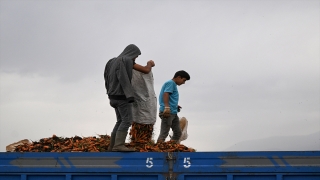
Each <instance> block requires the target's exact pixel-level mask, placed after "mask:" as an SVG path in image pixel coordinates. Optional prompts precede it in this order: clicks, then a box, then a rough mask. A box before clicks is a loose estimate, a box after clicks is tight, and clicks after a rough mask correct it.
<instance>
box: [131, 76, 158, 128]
mask: <svg viewBox="0 0 320 180" xmlns="http://www.w3.org/2000/svg"><path fill="white" fill-rule="evenodd" d="M131 84H132V86H133V89H134V98H135V102H134V103H133V106H132V107H133V108H132V113H133V121H134V122H136V123H139V124H154V123H155V122H156V119H157V97H156V93H155V91H154V80H153V74H152V71H150V72H149V73H148V74H144V73H141V72H139V71H136V70H133V71H132V80H131Z"/></svg>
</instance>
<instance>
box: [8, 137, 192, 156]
mask: <svg viewBox="0 0 320 180" xmlns="http://www.w3.org/2000/svg"><path fill="white" fill-rule="evenodd" d="M139 137H143V139H142V140H139V139H135V141H131V142H130V143H126V144H125V145H126V146H127V147H130V148H133V149H135V151H136V152H195V150H194V149H192V148H188V147H187V146H184V145H182V144H177V143H176V142H174V141H168V142H161V143H154V141H153V140H151V139H147V138H144V137H147V136H143V135H139ZM147 140H149V141H147ZM109 144H110V136H109V135H99V136H98V137H95V136H93V137H79V136H75V137H71V138H63V137H58V136H56V135H53V136H52V137H49V138H42V139H40V140H39V141H34V142H32V143H31V144H27V143H25V144H23V145H18V146H16V148H15V150H14V151H15V152H107V149H108V147H109Z"/></svg>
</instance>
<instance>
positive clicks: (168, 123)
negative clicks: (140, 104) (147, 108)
mask: <svg viewBox="0 0 320 180" xmlns="http://www.w3.org/2000/svg"><path fill="white" fill-rule="evenodd" d="M159 117H160V118H161V129H160V134H159V137H158V141H165V140H166V138H167V137H168V135H169V131H170V129H172V131H173V136H172V138H171V140H175V141H178V140H179V139H180V137H181V134H182V133H181V128H180V122H179V117H178V115H177V114H171V115H170V116H169V117H167V118H164V117H163V115H162V112H160V113H159Z"/></svg>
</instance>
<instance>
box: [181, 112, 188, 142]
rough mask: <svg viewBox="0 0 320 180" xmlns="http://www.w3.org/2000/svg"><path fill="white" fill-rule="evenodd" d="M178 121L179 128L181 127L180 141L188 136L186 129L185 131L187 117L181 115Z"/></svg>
mask: <svg viewBox="0 0 320 180" xmlns="http://www.w3.org/2000/svg"><path fill="white" fill-rule="evenodd" d="M179 121H180V128H181V132H182V134H181V137H180V139H179V143H180V142H181V141H184V140H186V139H187V138H188V131H187V129H188V120H187V118H185V117H182V118H180V120H179Z"/></svg>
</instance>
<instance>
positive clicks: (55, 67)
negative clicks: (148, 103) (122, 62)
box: [0, 0, 320, 151]
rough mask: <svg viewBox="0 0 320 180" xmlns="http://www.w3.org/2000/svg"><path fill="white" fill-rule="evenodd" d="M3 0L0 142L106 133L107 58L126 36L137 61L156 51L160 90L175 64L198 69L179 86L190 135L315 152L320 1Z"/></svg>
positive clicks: (206, 146)
mask: <svg viewBox="0 0 320 180" xmlns="http://www.w3.org/2000/svg"><path fill="white" fill-rule="evenodd" d="M0 2H1V4H0V13H1V14H0V20H1V24H0V38H1V39H0V58H1V59H0V151H5V146H6V145H8V144H10V143H13V142H16V141H19V140H22V139H30V140H33V141H37V140H39V139H41V138H44V137H50V136H52V135H53V134H56V135H57V136H64V137H71V136H75V135H78V136H95V135H97V134H106V133H107V134H110V133H111V131H112V128H113V126H114V123H115V121H116V118H115V114H114V110H113V109H112V108H111V107H110V106H109V101H108V99H107V96H106V93H105V87H104V79H103V71H104V66H105V64H106V62H107V61H108V60H109V59H111V58H112V57H116V56H118V55H119V54H120V53H121V52H122V50H123V49H124V48H125V47H126V46H127V45H128V44H131V43H132V44H136V45H137V46H138V47H139V48H140V50H141V52H142V54H141V56H139V57H138V58H137V60H136V62H137V63H140V64H142V65H145V64H146V62H147V61H148V60H150V59H152V60H154V61H155V63H156V66H155V67H154V68H153V74H154V81H155V89H156V94H157V95H158V94H159V91H160V88H161V86H162V84H163V83H164V82H165V81H167V80H169V79H171V78H172V77H173V75H174V73H175V72H176V71H178V70H185V71H187V72H189V74H190V75H191V80H190V81H187V83H186V84H185V85H182V86H179V88H178V89H179V92H180V103H179V104H180V105H181V106H182V111H181V112H180V113H179V116H181V117H182V116H184V117H186V118H187V119H188V121H189V127H188V134H189V138H188V139H187V140H186V141H183V142H182V143H183V144H184V145H186V146H190V147H193V148H195V149H196V150H197V151H225V150H240V151H242V150H252V151H254V150H320V53H319V52H320V51H319V49H320V36H319V35H320V1H319V0H265V1H263V0H262V1H255V0H233V1H232V0H212V1H205V0H194V1H192V0H189V1H178V0H176V1H152V0H149V1H147V0H132V1H113V0H90V1H76V0H63V1H62V0H55V1H54V0H42V1H40V0H0ZM154 127H155V131H154V136H155V138H157V136H158V134H159V131H160V119H159V118H158V119H157V122H156V124H155V126H154ZM241 144H242V145H241Z"/></svg>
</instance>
